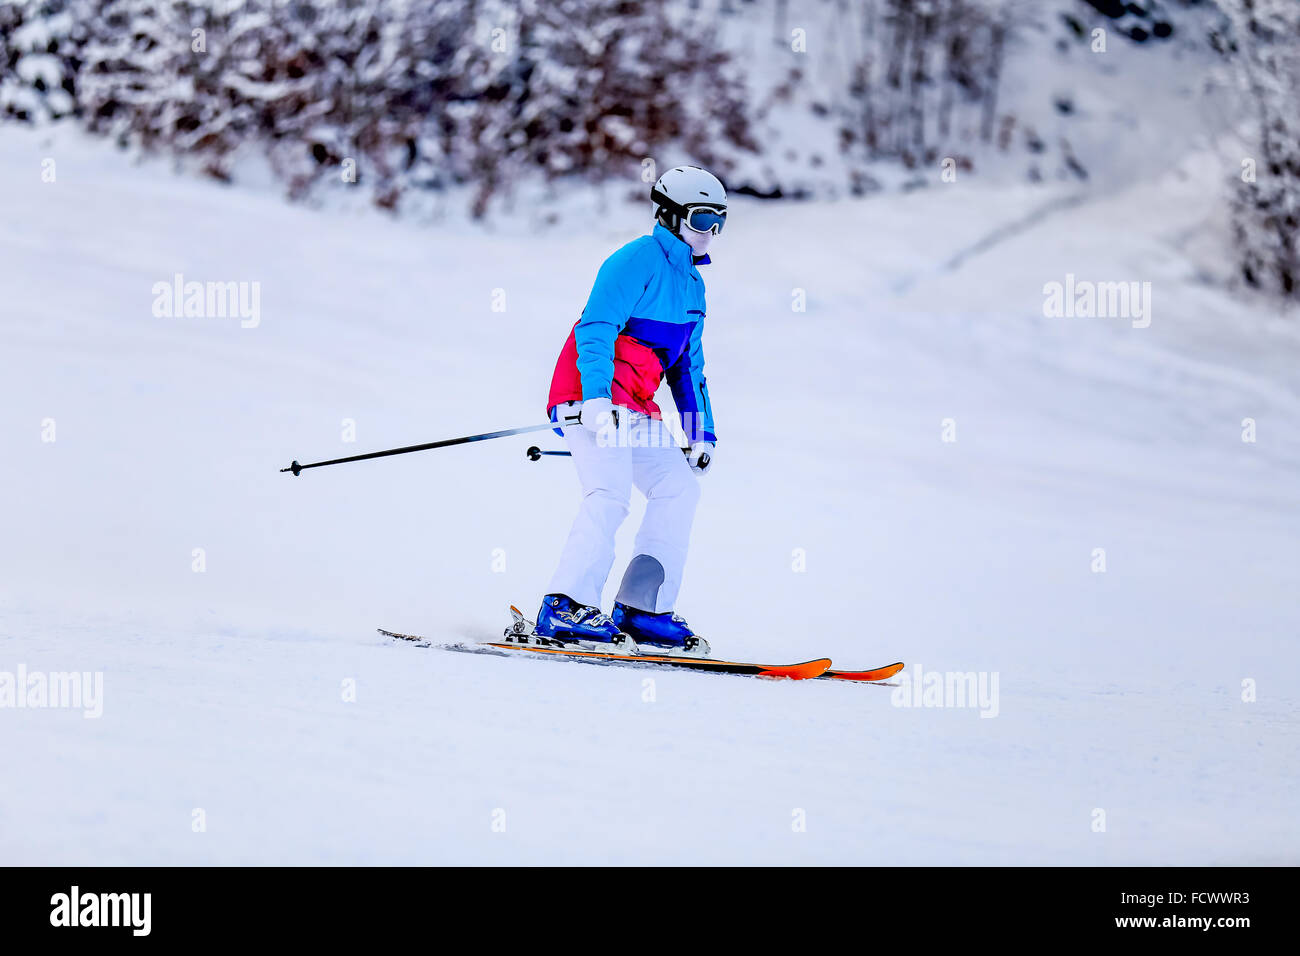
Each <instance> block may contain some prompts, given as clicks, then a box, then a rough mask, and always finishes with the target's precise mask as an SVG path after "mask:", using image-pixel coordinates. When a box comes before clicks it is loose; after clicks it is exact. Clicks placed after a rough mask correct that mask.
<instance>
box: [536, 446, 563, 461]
mask: <svg viewBox="0 0 1300 956" xmlns="http://www.w3.org/2000/svg"><path fill="white" fill-rule="evenodd" d="M526 454H527V455H528V458H529V460H530V461H541V460H542V456H543V455H564V456H566V457H567V456H571V455H572V454H573V452H571V451H542V450H541V449H540V448H538V447H537V446H536V445H531V446H530V447H529V449H528V451H527V453H526Z"/></svg>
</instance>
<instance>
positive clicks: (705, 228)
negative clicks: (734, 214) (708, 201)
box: [682, 206, 727, 235]
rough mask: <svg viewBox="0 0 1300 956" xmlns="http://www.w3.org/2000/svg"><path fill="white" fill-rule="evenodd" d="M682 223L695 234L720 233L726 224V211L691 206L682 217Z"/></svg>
mask: <svg viewBox="0 0 1300 956" xmlns="http://www.w3.org/2000/svg"><path fill="white" fill-rule="evenodd" d="M682 219H683V221H684V222H685V223H686V225H687V226H689V227H690V228H691V229H694V230H695V231H696V232H711V233H713V234H714V235H717V234H718V233H720V232H722V227H723V226H724V225H725V224H726V222H727V210H726V209H725V208H722V207H719V206H691V207H690V208H689V209H687V210H686V214H685V215H684V216H683V217H682Z"/></svg>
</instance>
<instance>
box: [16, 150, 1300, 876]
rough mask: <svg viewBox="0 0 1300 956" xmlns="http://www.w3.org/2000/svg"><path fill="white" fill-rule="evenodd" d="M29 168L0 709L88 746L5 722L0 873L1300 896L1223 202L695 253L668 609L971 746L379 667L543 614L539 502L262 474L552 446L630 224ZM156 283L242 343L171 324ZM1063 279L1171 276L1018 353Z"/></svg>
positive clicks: (1275, 493)
mask: <svg viewBox="0 0 1300 956" xmlns="http://www.w3.org/2000/svg"><path fill="white" fill-rule="evenodd" d="M48 135H49V134H45V136H48ZM56 135H57V136H59V137H60V138H58V139H55V140H49V139H47V138H44V136H37V135H33V134H28V133H24V132H16V131H14V130H9V129H7V130H6V131H5V134H4V136H3V137H0V182H4V183H5V184H6V194H5V198H4V206H5V215H4V217H3V218H2V219H0V276H2V277H3V279H4V288H5V290H6V291H5V297H4V304H3V306H2V307H0V308H2V310H3V311H2V313H0V314H2V315H3V319H2V321H0V447H3V449H4V451H3V455H0V488H2V489H3V492H4V499H5V502H6V507H5V508H4V509H3V510H2V511H0V541H3V547H0V672H3V671H11V672H12V671H15V670H16V668H18V667H19V666H20V665H21V666H23V667H25V668H26V669H27V670H28V671H29V672H31V671H41V672H50V671H66V670H77V671H101V672H102V673H103V681H104V699H103V716H102V717H100V718H99V719H84V718H83V716H82V715H81V713H79V712H77V711H71V710H48V709H47V710H35V709H0V751H3V752H4V753H5V755H6V758H7V764H8V765H9V766H10V767H15V768H21V772H18V773H7V774H3V775H0V862H5V863H101V864H103V863H132V864H143V863H254V862H255V863H272V862H275V863H362V862H371V863H388V862H409V863H445V862H460V863H467V862H490V863H495V862H523V863H541V862H565V863H580V862H612V863H633V862H654V863H671V862H711V863H760V862H763V863H770V862H817V863H891V864H909V863H941V862H958V863H1067V862H1068V863H1097V864H1114V863H1197V862H1209V863H1227V862H1241V863H1249V862H1290V863H1295V862H1300V839H1297V836H1296V831H1295V827H1294V824H1293V820H1292V816H1293V811H1294V794H1295V792H1296V789H1297V786H1298V785H1300V779H1298V778H1300V734H1298V732H1297V724H1296V714H1297V702H1298V700H1300V694H1297V692H1296V690H1295V688H1296V685H1297V680H1298V679H1300V666H1298V661H1297V651H1296V646H1295V641H1296V635H1297V632H1298V630H1300V605H1298V603H1297V601H1296V598H1295V581H1296V579H1297V577H1298V576H1300V544H1298V542H1300V507H1298V505H1300V482H1298V481H1297V477H1298V476H1300V394H1298V391H1300V388H1298V385H1300V376H1298V375H1297V373H1296V369H1297V367H1300V334H1297V328H1298V327H1297V326H1296V324H1295V321H1294V319H1287V318H1282V317H1278V316H1275V315H1272V314H1270V313H1269V312H1267V311H1266V310H1264V309H1262V308H1260V307H1257V306H1254V305H1251V304H1250V303H1249V302H1244V301H1237V300H1235V299H1234V298H1232V297H1230V296H1227V295H1225V294H1224V293H1222V292H1220V291H1218V290H1217V289H1216V288H1214V287H1212V286H1210V285H1208V284H1206V283H1205V282H1203V281H1202V278H1201V276H1202V273H1203V261H1202V259H1203V257H1205V256H1207V255H1211V254H1209V253H1206V252H1205V251H1204V250H1202V249H1200V247H1199V246H1197V244H1196V243H1195V242H1193V241H1191V239H1189V237H1192V236H1196V235H1198V234H1199V233H1200V232H1202V231H1203V230H1204V229H1205V216H1206V215H1207V214H1206V212H1205V209H1206V207H1207V205H1208V202H1207V200H1206V196H1207V195H1209V194H1212V193H1213V189H1214V186H1213V183H1214V181H1215V175H1216V174H1215V173H1214V170H1213V167H1212V166H1208V165H1206V164H1203V163H1198V162H1197V161H1195V160H1188V161H1187V162H1185V163H1183V164H1182V165H1181V166H1179V167H1178V168H1176V169H1173V170H1171V171H1170V173H1169V174H1168V175H1167V177H1166V178H1165V179H1164V180H1162V181H1160V182H1159V183H1156V184H1150V183H1148V184H1146V185H1144V186H1143V188H1141V189H1136V188H1135V189H1133V190H1131V191H1129V192H1126V193H1123V194H1120V195H1115V196H1112V197H1111V198H1105V199H1102V198H1095V197H1092V196H1089V195H1086V194H1079V195H1076V194H1074V193H1072V192H1070V191H1069V190H1067V189H1064V188H1060V187H1041V188H1037V189H1034V188H1028V187H998V188H992V187H988V186H983V187H982V186H979V185H977V184H974V183H970V184H968V183H965V182H962V183H959V184H954V185H953V186H951V187H949V188H947V189H931V190H925V191H922V192H920V193H916V194H912V195H909V196H882V197H879V198H875V199H872V200H867V201H862V202H854V203H839V204H804V205H788V206H775V205H763V204H752V203H749V204H745V203H742V204H738V205H737V207H736V211H735V214H734V216H733V221H732V224H731V226H730V227H729V231H728V232H727V233H726V234H725V235H724V236H723V237H722V238H721V239H720V241H719V243H718V244H717V246H716V249H717V253H718V254H717V256H716V260H717V261H716V264H715V265H713V266H711V267H710V268H709V272H708V273H707V280H708V282H709V286H710V327H709V333H708V336H707V339H706V348H707V354H708V357H709V361H710V376H709V378H710V391H711V393H712V394H713V396H714V399H715V403H716V410H717V416H718V423H719V432H720V435H721V444H720V446H719V454H720V457H719V459H718V464H717V467H716V469H715V471H714V472H713V473H712V474H710V475H709V476H708V477H707V479H705V481H706V486H705V496H704V501H703V505H702V508H701V513H700V518H699V521H698V523H697V531H696V534H695V538H694V549H693V556H692V560H691V565H690V568H689V574H688V580H687V582H686V585H685V588H684V590H683V594H682V599H681V610H682V611H683V612H684V613H685V614H686V615H687V616H688V618H689V619H690V620H691V622H692V623H693V624H694V625H695V626H696V627H697V629H699V630H700V631H701V632H702V633H704V634H705V635H707V636H708V637H709V638H710V640H711V641H712V642H713V645H714V647H715V649H717V650H719V651H720V652H722V653H725V654H728V655H732V656H736V657H739V658H742V659H754V660H759V659H762V660H773V661H780V660H803V659H807V658H808V657H812V656H820V655H823V654H824V655H829V656H831V657H833V658H834V659H835V661H836V663H837V664H838V665H841V666H869V665H876V664H880V663H884V662H886V661H891V660H895V659H902V660H905V661H907V662H908V665H909V671H908V672H905V673H914V672H915V671H916V670H917V668H920V669H921V671H922V672H928V671H935V672H948V671H962V672H964V671H977V672H987V673H990V674H996V675H997V676H998V681H999V683H998V686H999V700H998V708H997V716H996V717H995V718H992V719H985V718H982V717H981V716H980V715H979V712H978V711H977V710H975V709H969V708H967V709H953V708H949V709H943V708H904V707H899V706H894V703H893V700H892V692H891V690H889V689H887V688H878V687H856V686H841V685H838V684H833V683H827V682H816V683H809V684H789V683H775V684H774V683H766V682H762V681H746V680H741V679H726V678H718V677H707V676H700V675H694V674H660V673H656V674H655V675H654V683H653V688H647V685H645V684H644V683H643V681H644V680H645V678H646V677H647V676H648V675H646V674H643V673H641V672H637V671H615V670H609V669H600V668H594V667H582V666H577V665H565V664H557V663H549V662H534V661H515V660H497V659H492V658H480V657H473V656H468V655H456V654H448V653H442V652H438V651H434V650H420V649H416V648H413V647H406V646H401V647H395V646H389V645H387V644H385V643H383V642H382V641H381V640H379V639H378V638H377V636H376V635H375V633H374V628H375V627H376V626H384V627H389V628H394V629H398V630H406V631H414V632H418V633H424V634H428V635H430V636H433V637H438V638H446V639H453V638H460V637H464V636H466V635H471V636H483V637H486V636H490V635H492V634H494V633H496V631H497V630H498V629H499V628H500V627H501V626H502V625H503V623H504V619H505V617H506V615H505V613H504V612H505V607H506V605H507V604H508V603H511V602H514V603H519V604H520V605H521V606H523V607H525V608H527V609H528V610H530V611H531V610H532V609H533V606H534V605H535V603H536V601H537V599H538V597H539V596H540V593H541V590H542V588H544V586H545V584H546V581H547V578H548V577H549V574H550V571H551V570H552V562H553V561H554V559H555V556H556V554H557V552H558V548H559V543H560V540H561V536H562V534H563V533H564V531H565V529H566V527H567V523H568V521H569V519H570V517H571V512H572V508H573V506H574V495H575V491H576V483H575V481H574V479H573V477H572V475H571V474H570V472H569V470H568V467H567V463H565V462H564V461H563V460H556V459H545V460H543V461H542V462H539V463H530V462H527V461H526V460H525V459H524V457H523V449H524V448H525V447H527V445H528V444H530V443H532V442H533V441H537V440H538V439H536V438H530V437H527V436H526V437H523V438H519V439H514V440H506V441H500V442H493V443H486V444H482V445H476V446H471V447H465V448H457V449H450V450H445V451H438V452H433V453H427V454H421V455H412V456H407V457H403V458H397V459H391V460H386V461H380V462H367V463H362V464H356V465H348V466H341V467H337V468H330V469H321V470H319V471H315V472H309V473H307V474H304V475H303V476H302V477H300V478H297V479H295V478H292V477H291V476H288V475H281V474H278V473H277V469H278V468H280V467H282V466H283V465H285V464H287V463H288V461H289V460H290V459H291V458H295V457H296V458H298V459H300V460H304V461H305V460H314V459H318V458H327V457H336V456H339V455H345V454H353V453H357V452H361V451H366V450H372V449H378V448H384V447H389V446H392V445H398V444H407V443H412V442H418V441H426V440H433V439H437V438H442V437H449V436H452V435H458V434H464V433H467V432H471V431H478V430H483V429H490V428H498V427H506V426H512V425H520V424H526V423H528V422H531V421H534V420H540V419H541V418H542V417H543V415H544V410H543V409H542V407H541V406H542V404H543V401H544V395H545V392H546V386H547V384H548V381H549V377H550V372H551V367H552V364H553V361H554V357H555V354H556V352H557V350H558V348H559V346H560V344H561V342H562V341H563V337H564V335H565V334H566V332H567V330H568V328H569V326H570V324H571V323H572V321H573V320H574V319H575V318H576V315H577V313H578V311H579V309H580V308H581V304H582V301H583V299H584V296H585V294H586V291H587V288H588V286H589V283H590V280H591V278H592V276H593V275H594V272H595V269H596V267H597V265H598V264H599V262H600V260H601V258H602V257H603V256H604V255H605V254H607V252H608V251H609V250H610V249H611V248H613V246H614V245H616V244H617V243H619V242H622V241H625V240H626V239H628V238H630V237H632V236H633V235H636V234H637V232H638V231H639V230H641V229H642V228H643V227H644V226H645V222H644V217H645V212H646V211H645V209H644V208H643V207H642V206H640V205H636V206H629V207H627V208H622V207H619V208H617V209H616V210H615V211H614V212H613V213H611V216H610V218H609V220H608V221H605V222H602V223H601V224H600V225H599V226H598V227H596V228H593V229H592V230H591V231H590V232H587V233H583V232H580V231H579V230H576V229H565V230H563V231H561V230H553V231H551V232H549V233H544V234H542V235H540V236H535V235H530V234H529V233H528V231H527V230H524V229H519V228H513V227H511V226H509V225H503V226H499V227H496V231H495V232H494V231H492V228H491V227H472V228H471V227H467V226H458V225H456V224H455V223H452V222H448V223H445V224H444V225H443V226H441V227H440V228H437V229H429V228H421V227H419V226H416V225H413V224H410V223H403V222H392V221H390V220H387V219H385V218H383V217H381V216H379V215H375V214H371V213H359V214H356V215H349V216H341V215H338V214H332V215H327V214H324V213H321V212H314V211H311V210H308V209H303V208H294V207H287V206H285V205H283V204H282V203H281V202H280V200H279V198H278V197H277V196H276V195H275V194H274V193H273V192H267V191H261V190H257V189H246V190H231V189H224V188H222V187H218V186H214V185H210V184H206V183H198V182H195V181H193V180H190V179H184V178H178V177H174V176H172V175H170V174H169V173H168V172H167V170H166V169H165V167H162V166H160V165H154V164H150V165H145V166H129V165H128V164H127V162H126V161H125V160H124V159H122V158H121V157H120V156H119V155H117V154H115V153H113V152H112V151H111V150H109V149H108V148H107V147H105V146H104V145H102V144H88V143H86V142H84V141H82V140H80V139H78V138H76V137H75V136H72V135H70V134H69V133H67V132H66V131H60V132H59V133H57V134H56ZM44 157H55V158H56V159H57V170H58V175H57V181H56V182H55V183H41V182H40V168H41V167H40V162H41V159H42V158H44ZM1005 224H1019V225H1017V226H1015V227H1014V228H1008V229H1006V230H1003V231H999V227H1000V226H1002V225H1005ZM1156 224H1158V225H1156ZM996 236H1000V237H1001V238H1000V239H997V240H996V241H994V240H992V239H990V237H996ZM1211 258H1212V255H1211ZM1207 261H1208V260H1207ZM177 272H180V273H183V274H184V275H185V277H186V278H194V279H201V280H209V279H211V280H221V281H227V280H230V281H257V282H260V283H261V321H260V324H258V325H257V327H256V328H240V326H239V322H238V320H235V319H220V318H202V319H197V318H196V319H176V318H156V317H154V316H153V315H152V314H151V304H152V301H153V294H152V291H151V290H152V287H153V285H154V283H156V282H159V281H168V280H169V279H170V278H171V276H172V275H173V274H174V273H177ZM1067 272H1071V273H1075V274H1077V275H1078V276H1079V277H1080V278H1092V279H1100V280H1105V279H1128V278H1140V279H1147V280H1150V281H1152V282H1153V285H1154V307H1153V311H1154V320H1153V322H1152V324H1151V326H1150V327H1149V328H1146V329H1134V328H1132V326H1131V324H1130V323H1128V322H1127V321H1125V320H1116V319H1047V318H1044V317H1043V314H1042V302H1043V295H1042V287H1043V284H1044V283H1045V282H1049V281H1053V280H1060V279H1063V278H1064V276H1065V274H1066V273H1067ZM498 289H499V290H504V294H505V302H506V310H505V311H504V312H495V311H493V310H492V303H493V295H494V290H498ZM794 289H804V290H806V293H807V300H808V310H807V312H805V313H796V312H792V311H791V300H792V290H794ZM1247 417H1249V418H1253V419H1255V420H1256V422H1257V427H1258V441H1257V442H1256V443H1253V444H1250V443H1243V442H1242V441H1241V429H1242V425H1241V422H1242V419H1243V418H1247ZM945 418H952V419H955V421H956V428H957V441H956V442H951V443H945V442H943V441H941V440H940V438H941V422H942V420H943V419H945ZM46 419H53V420H54V423H55V427H56V435H57V438H56V440H55V441H53V442H48V441H42V440H41V437H42V429H43V427H44V426H43V422H44V421H45V420H46ZM344 419H352V420H354V421H355V423H356V441H355V442H354V443H345V442H343V441H341V439H340V436H341V434H342V429H343V425H342V422H343V420H344ZM543 443H544V444H549V445H551V446H554V447H559V444H558V439H555V438H554V437H553V436H552V437H550V438H544V439H543ZM637 517H638V511H637V510H634V513H633V518H632V520H631V521H630V522H629V524H628V527H627V528H626V529H625V531H626V532H627V534H626V536H625V538H624V541H623V545H624V547H623V553H624V554H625V555H626V551H627V545H628V544H630V538H631V532H632V530H633V529H634V527H635V521H636V518H637ZM1099 547H1101V548H1105V551H1106V559H1107V570H1106V572H1105V573H1104V574H1095V573H1093V572H1092V571H1091V569H1090V566H1091V564H1092V561H1093V549H1094V548H1099ZM196 548H202V549H204V554H205V560H206V570H205V571H203V572H202V573H196V572H195V571H193V570H192V566H193V561H194V557H193V550H194V549H196ZM797 548H799V549H804V552H805V553H806V561H807V570H806V571H805V572H802V573H795V572H793V571H792V570H791V566H792V560H793V557H792V556H793V552H794V549H797ZM496 549H502V551H500V552H497V551H496ZM502 555H504V559H505V568H504V571H497V570H494V558H495V559H499V558H500V557H501V556H502ZM1244 679H1253V680H1254V681H1256V682H1257V687H1258V699H1257V700H1256V701H1255V702H1252V703H1246V702H1243V701H1242V700H1241V684H1242V681H1243V680H1244ZM345 681H354V682H355V687H356V700H355V702H347V701H345V700H344V699H343V697H344V694H343V692H342V689H343V687H344V682H345ZM651 690H652V692H653V693H652V696H653V700H647V699H646V698H647V696H649V695H650V692H651ZM1097 808H1100V809H1103V810H1105V813H1106V821H1107V828H1106V832H1104V833H1097V832H1093V829H1092V824H1093V819H1094V810H1095V809H1097ZM195 809H202V810H203V811H204V814H205V819H206V831H205V832H194V831H193V829H192V825H191V822H192V819H193V812H194V810H195ZM498 810H501V811H504V820H505V830H504V832H496V831H495V830H494V829H493V822H494V820H500V819H501V817H500V816H499V815H498V816H496V817H494V812H495V811H498ZM799 810H801V811H803V812H804V814H805V815H806V820H807V827H806V832H798V831H796V830H794V829H792V820H793V819H795V816H794V815H795V813H796V811H799Z"/></svg>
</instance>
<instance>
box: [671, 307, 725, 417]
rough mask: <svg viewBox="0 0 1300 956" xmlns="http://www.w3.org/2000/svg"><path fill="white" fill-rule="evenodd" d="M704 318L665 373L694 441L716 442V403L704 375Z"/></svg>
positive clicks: (699, 321) (678, 408) (692, 331)
mask: <svg viewBox="0 0 1300 956" xmlns="http://www.w3.org/2000/svg"><path fill="white" fill-rule="evenodd" d="M703 335H704V320H703V319H700V320H698V321H697V322H696V323H695V327H694V328H692V329H691V344H690V348H688V349H687V350H686V351H685V352H683V353H682V357H681V358H679V359H678V360H677V361H676V362H675V363H673V366H672V368H670V369H668V371H667V372H666V373H664V377H665V378H666V379H667V380H668V387H669V388H671V389H672V392H673V401H674V402H676V403H677V412H678V414H679V415H681V417H682V430H683V431H685V432H686V437H687V438H688V439H690V441H691V442H697V441H711V442H716V441H717V440H718V436H717V435H716V434H714V431H713V403H712V402H710V401H709V385H708V382H707V381H705V378H704V344H703V341H702V339H703Z"/></svg>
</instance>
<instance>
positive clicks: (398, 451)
mask: <svg viewBox="0 0 1300 956" xmlns="http://www.w3.org/2000/svg"><path fill="white" fill-rule="evenodd" d="M554 427H555V422H546V423H544V424H542V425H525V426H524V427H522V428H504V429H502V430H501V431H499V432H484V433H483V434H482V435H465V436H464V437H462V438H444V439H443V440H442V441H431V442H426V443H425V444H423V445H407V446H406V447H405V448H389V449H387V450H386V451H372V452H370V453H369V454H368V455H351V456H349V457H347V458H331V459H330V460H329V461H313V462H311V463H309V464H306V465H300V464H298V462H297V461H294V462H293V463H292V464H291V465H289V467H288V468H281V469H280V472H281V473H284V472H286V471H291V472H293V474H294V477H297V476H298V474H299V473H300V472H302V471H304V470H306V469H308V468H323V467H325V466H326V465H341V464H343V463H344V462H348V461H365V460H366V459H368V458H387V457H388V456H389V455H405V454H406V453H407V452H412V451H428V450H429V449H430V448H446V447H448V446H449V445H465V444H468V443H469V442H472V441H487V440H488V439H489V438H506V437H508V436H510V435H522V434H524V433H525V432H539V431H542V429H545V428H554Z"/></svg>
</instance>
